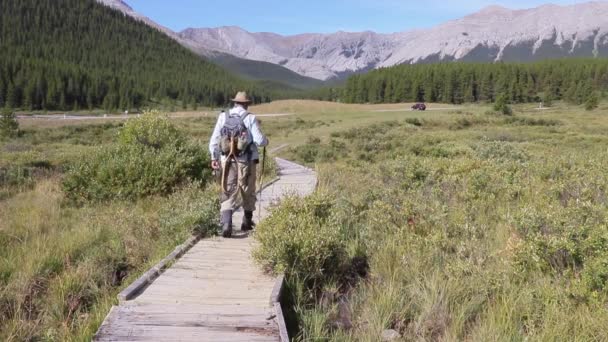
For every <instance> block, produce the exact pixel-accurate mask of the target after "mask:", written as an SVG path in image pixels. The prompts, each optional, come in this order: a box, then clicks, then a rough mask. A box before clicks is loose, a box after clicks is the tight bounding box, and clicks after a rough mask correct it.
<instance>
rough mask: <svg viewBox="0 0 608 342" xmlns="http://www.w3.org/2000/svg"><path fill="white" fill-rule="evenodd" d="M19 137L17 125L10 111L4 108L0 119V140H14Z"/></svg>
mask: <svg viewBox="0 0 608 342" xmlns="http://www.w3.org/2000/svg"><path fill="white" fill-rule="evenodd" d="M18 135H19V123H18V122H17V118H16V117H15V114H14V113H13V111H12V110H10V109H9V108H4V109H3V110H2V117H0V138H15V137H17V136H18Z"/></svg>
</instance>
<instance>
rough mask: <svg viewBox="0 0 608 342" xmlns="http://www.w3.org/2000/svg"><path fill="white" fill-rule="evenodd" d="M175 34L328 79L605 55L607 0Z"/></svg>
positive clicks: (606, 46) (606, 43)
mask: <svg viewBox="0 0 608 342" xmlns="http://www.w3.org/2000/svg"><path fill="white" fill-rule="evenodd" d="M179 36H180V37H182V38H184V39H188V40H190V41H193V42H195V44H196V45H199V46H206V47H208V48H210V49H213V50H217V51H222V52H224V53H228V54H232V55H234V56H238V57H241V58H246V59H252V60H263V61H268V62H271V63H275V64H278V65H282V66H284V67H286V68H288V69H291V70H293V71H295V72H297V73H299V74H302V75H306V76H309V77H314V78H318V79H329V78H333V77H339V76H340V75H343V74H349V73H354V72H361V71H365V70H369V69H374V68H378V67H386V66H392V65H396V64H402V63H422V62H427V63H428V62H438V61H452V60H463V61H477V62H490V61H501V60H502V61H532V60H538V59H545V58H558V57H573V56H580V57H583V56H584V57H591V56H608V2H588V3H582V4H576V5H570V6H557V5H544V6H540V7H537V8H532V9H525V10H510V9H507V8H504V7H500V6H490V7H487V8H485V9H483V10H481V11H479V12H477V13H475V14H472V15H469V16H466V17H464V18H462V19H458V20H453V21H449V22H447V23H444V24H442V25H439V26H436V27H434V28H430V29H424V30H415V31H408V32H401V33H394V34H378V33H374V32H369V31H368V32H360V33H349V32H337V33H333V34H301V35H295V36H281V35H277V34H273V33H250V32H247V31H245V30H243V29H241V28H238V27H220V28H213V29H209V28H204V29H187V30H184V31H183V32H180V33H179Z"/></svg>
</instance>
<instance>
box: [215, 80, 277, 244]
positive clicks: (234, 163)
mask: <svg viewBox="0 0 608 342" xmlns="http://www.w3.org/2000/svg"><path fill="white" fill-rule="evenodd" d="M232 102H234V107H233V108H232V109H231V110H230V111H229V112H228V113H226V112H222V113H220V116H219V117H218V120H217V123H216V124H215V129H214V130H213V134H212V135H211V139H210V141H209V152H210V153H211V167H212V168H213V169H214V170H220V169H221V173H222V178H221V179H222V180H221V186H222V193H221V198H220V201H221V202H222V203H221V209H220V210H221V223H222V236H223V237H226V238H227V237H231V236H232V213H233V212H234V211H235V210H236V207H237V198H238V196H239V194H240V195H241V200H242V206H243V210H244V212H245V215H244V217H243V223H242V225H241V230H242V231H245V232H246V231H250V230H252V229H253V227H254V226H255V223H254V222H253V211H254V210H255V204H256V189H255V180H256V168H257V164H258V163H259V159H260V158H259V153H258V146H260V147H261V146H266V145H268V139H267V138H266V137H265V136H264V134H263V133H262V131H261V130H260V127H259V124H258V121H257V120H256V118H255V115H253V114H251V113H249V112H248V111H247V109H248V107H249V104H250V103H251V100H250V99H249V97H248V96H247V93H246V92H238V93H237V94H236V96H235V97H234V99H232Z"/></svg>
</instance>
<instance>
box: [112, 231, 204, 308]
mask: <svg viewBox="0 0 608 342" xmlns="http://www.w3.org/2000/svg"><path fill="white" fill-rule="evenodd" d="M200 239H201V238H200V236H192V237H191V238H190V239H188V241H186V242H185V243H184V244H182V245H180V246H178V247H177V248H175V250H174V251H173V252H172V253H171V254H169V255H168V256H167V257H166V258H164V259H163V260H161V261H160V262H159V263H158V264H156V265H155V266H154V267H152V268H151V269H150V270H148V271H147V272H146V273H144V274H143V275H142V276H141V277H139V278H138V279H137V280H135V281H134V282H133V283H132V284H131V285H129V286H128V287H127V288H126V289H124V290H122V291H121V292H120V293H119V294H118V300H119V301H121V302H122V301H126V300H129V299H131V298H133V297H135V296H136V295H137V294H139V293H140V292H141V291H142V290H143V289H144V288H145V287H146V286H148V285H149V284H150V283H152V282H153V281H154V279H156V278H157V277H158V275H159V274H161V273H162V272H163V270H164V269H166V268H167V266H168V265H169V264H170V263H171V262H173V261H174V260H175V259H177V258H179V257H180V256H182V255H183V254H184V253H185V252H186V251H187V250H188V249H190V248H192V246H194V244H196V243H197V242H198V241H199V240H200Z"/></svg>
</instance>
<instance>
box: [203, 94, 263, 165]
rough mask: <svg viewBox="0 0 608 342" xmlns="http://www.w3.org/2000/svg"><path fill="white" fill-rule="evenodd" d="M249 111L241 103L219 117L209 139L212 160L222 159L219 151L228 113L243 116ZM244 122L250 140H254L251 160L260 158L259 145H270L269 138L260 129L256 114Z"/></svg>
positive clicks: (249, 116)
mask: <svg viewBox="0 0 608 342" xmlns="http://www.w3.org/2000/svg"><path fill="white" fill-rule="evenodd" d="M245 113H247V110H246V109H245V108H243V107H242V106H240V105H235V106H234V108H232V109H231V110H230V113H229V114H226V113H222V114H220V116H219V117H218V118H217V123H216V124H215V128H214V129H213V134H212V135H211V139H209V153H210V154H211V159H212V160H220V153H219V150H220V149H219V145H220V136H221V131H222V127H224V123H225V122H226V115H238V116H243V115H245ZM243 124H244V125H245V127H246V128H247V132H248V134H249V141H252V142H253V144H251V147H250V148H251V160H256V159H259V158H260V157H259V152H258V146H259V147H262V146H266V145H268V139H267V138H266V136H264V134H263V133H262V131H261V130H260V126H259V125H258V121H257V120H256V118H255V115H253V114H251V113H250V114H249V115H247V117H246V118H245V120H243Z"/></svg>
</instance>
